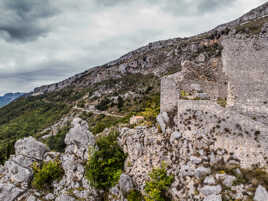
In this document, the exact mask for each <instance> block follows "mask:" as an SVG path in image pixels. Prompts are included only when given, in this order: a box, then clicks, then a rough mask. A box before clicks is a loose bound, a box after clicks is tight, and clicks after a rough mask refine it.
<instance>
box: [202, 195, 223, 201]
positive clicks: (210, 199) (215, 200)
mask: <svg viewBox="0 0 268 201" xmlns="http://www.w3.org/2000/svg"><path fill="white" fill-rule="evenodd" d="M203 201H222V198H221V195H209V196H207V197H205V199H204V200H203Z"/></svg>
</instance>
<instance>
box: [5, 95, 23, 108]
mask: <svg viewBox="0 0 268 201" xmlns="http://www.w3.org/2000/svg"><path fill="white" fill-rule="evenodd" d="M23 95H24V93H19V92H18V93H7V94H5V95H4V96H0V107H3V106H5V105H7V104H9V103H10V102H12V101H14V100H16V99H17V98H19V97H21V96H23Z"/></svg>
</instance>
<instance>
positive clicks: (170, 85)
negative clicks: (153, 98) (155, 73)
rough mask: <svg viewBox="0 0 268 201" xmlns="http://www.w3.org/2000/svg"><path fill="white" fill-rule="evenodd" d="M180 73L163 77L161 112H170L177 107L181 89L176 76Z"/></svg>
mask: <svg viewBox="0 0 268 201" xmlns="http://www.w3.org/2000/svg"><path fill="white" fill-rule="evenodd" d="M179 74H180V73H175V74H172V75H169V76H166V77H163V78H162V79H161V98H160V109H161V112H169V111H172V110H173V109H176V107H177V101H178V100H179V93H180V92H179V90H178V89H177V84H176V80H175V78H176V77H178V76H179Z"/></svg>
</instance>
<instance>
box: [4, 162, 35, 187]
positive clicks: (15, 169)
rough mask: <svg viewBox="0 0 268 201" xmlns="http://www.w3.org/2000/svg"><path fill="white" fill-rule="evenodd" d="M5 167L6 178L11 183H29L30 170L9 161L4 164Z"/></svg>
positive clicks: (31, 173)
mask: <svg viewBox="0 0 268 201" xmlns="http://www.w3.org/2000/svg"><path fill="white" fill-rule="evenodd" d="M5 167H6V168H7V172H6V176H8V177H9V178H10V180H11V181H12V182H13V183H15V184H17V183H22V182H25V183H29V182H30V179H31V177H32V175H33V172H32V171H31V170H30V169H27V168H24V167H22V166H20V165H19V164H17V163H15V162H14V161H11V160H8V161H7V162H6V163H5Z"/></svg>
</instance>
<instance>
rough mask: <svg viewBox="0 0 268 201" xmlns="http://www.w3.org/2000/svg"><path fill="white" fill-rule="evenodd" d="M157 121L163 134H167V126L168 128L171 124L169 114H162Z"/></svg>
mask: <svg viewBox="0 0 268 201" xmlns="http://www.w3.org/2000/svg"><path fill="white" fill-rule="evenodd" d="M156 120H157V122H158V124H159V125H160V127H161V130H162V133H165V132H166V129H167V126H168V123H169V117H168V114H167V112H162V113H160V114H159V115H158V116H157V118H156Z"/></svg>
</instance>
